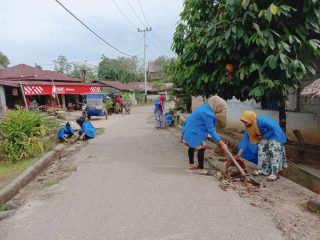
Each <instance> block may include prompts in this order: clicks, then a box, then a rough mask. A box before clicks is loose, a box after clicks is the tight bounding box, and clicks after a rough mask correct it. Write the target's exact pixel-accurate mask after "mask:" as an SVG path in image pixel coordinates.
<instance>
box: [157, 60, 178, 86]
mask: <svg viewBox="0 0 320 240" xmlns="http://www.w3.org/2000/svg"><path fill="white" fill-rule="evenodd" d="M174 61H175V59H174V58H168V57H166V56H159V57H158V58H157V59H155V60H154V64H155V66H156V70H157V78H158V79H162V80H164V81H165V82H168V81H170V79H169V78H168V74H167V69H168V67H169V66H170V65H172V64H173V63H174Z"/></svg>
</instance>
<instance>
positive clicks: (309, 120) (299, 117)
mask: <svg viewBox="0 0 320 240" xmlns="http://www.w3.org/2000/svg"><path fill="white" fill-rule="evenodd" d="M317 106H318V107H319V106H320V105H317ZM245 110H251V111H254V112H256V113H257V114H258V115H265V116H269V117H271V118H273V119H275V120H276V121H278V112H277V111H269V110H262V109H259V108H258V107H257V104H255V102H254V101H253V100H249V101H246V102H240V101H238V100H236V99H232V100H229V101H228V108H227V117H226V121H227V122H226V126H227V128H232V129H241V128H242V126H241V122H240V120H239V119H240V117H241V114H242V112H243V111H245ZM294 129H298V130H300V131H301V133H302V135H303V137H304V139H305V141H306V142H307V143H311V144H320V114H319V113H310V112H309V113H308V112H305V113H301V112H289V111H287V134H288V137H289V138H290V139H292V140H296V139H295V137H294V135H293V133H292V131H293V130H294Z"/></svg>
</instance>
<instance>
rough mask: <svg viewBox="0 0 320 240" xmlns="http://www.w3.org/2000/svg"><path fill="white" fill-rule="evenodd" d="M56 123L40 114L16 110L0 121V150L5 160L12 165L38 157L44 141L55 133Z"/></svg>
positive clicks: (42, 149)
mask: <svg viewBox="0 0 320 240" xmlns="http://www.w3.org/2000/svg"><path fill="white" fill-rule="evenodd" d="M57 127H58V123H57V121H56V120H55V119H53V118H49V117H48V116H47V115H45V114H42V113H35V112H28V111H26V110H17V111H11V112H9V113H8V114H7V115H6V116H5V117H3V118H2V119H1V121H0V150H1V151H3V152H4V153H5V160H6V161H11V162H13V163H15V162H17V161H19V160H23V159H29V158H33V157H36V156H39V154H41V153H42V152H43V151H44V143H45V141H44V139H45V137H46V136H48V135H50V134H52V133H55V131H56V130H57Z"/></svg>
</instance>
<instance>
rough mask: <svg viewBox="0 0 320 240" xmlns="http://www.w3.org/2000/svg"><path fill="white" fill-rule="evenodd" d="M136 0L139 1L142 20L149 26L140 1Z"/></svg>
mask: <svg viewBox="0 0 320 240" xmlns="http://www.w3.org/2000/svg"><path fill="white" fill-rule="evenodd" d="M138 2H139V6H140V9H141V12H142V15H143V18H144V20H145V21H146V24H147V25H149V26H150V24H149V22H148V20H147V18H146V15H145V14H144V11H143V8H142V5H141V3H140V0H138Z"/></svg>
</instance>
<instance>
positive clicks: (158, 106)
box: [154, 95, 166, 129]
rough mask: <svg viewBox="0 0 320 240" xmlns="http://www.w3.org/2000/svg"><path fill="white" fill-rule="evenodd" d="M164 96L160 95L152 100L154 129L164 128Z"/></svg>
mask: <svg viewBox="0 0 320 240" xmlns="http://www.w3.org/2000/svg"><path fill="white" fill-rule="evenodd" d="M165 100H166V97H165V96H164V95H161V96H160V97H159V98H157V99H156V100H155V102H154V117H155V125H156V129H164V128H165V118H164V110H165V108H164V102H165Z"/></svg>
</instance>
